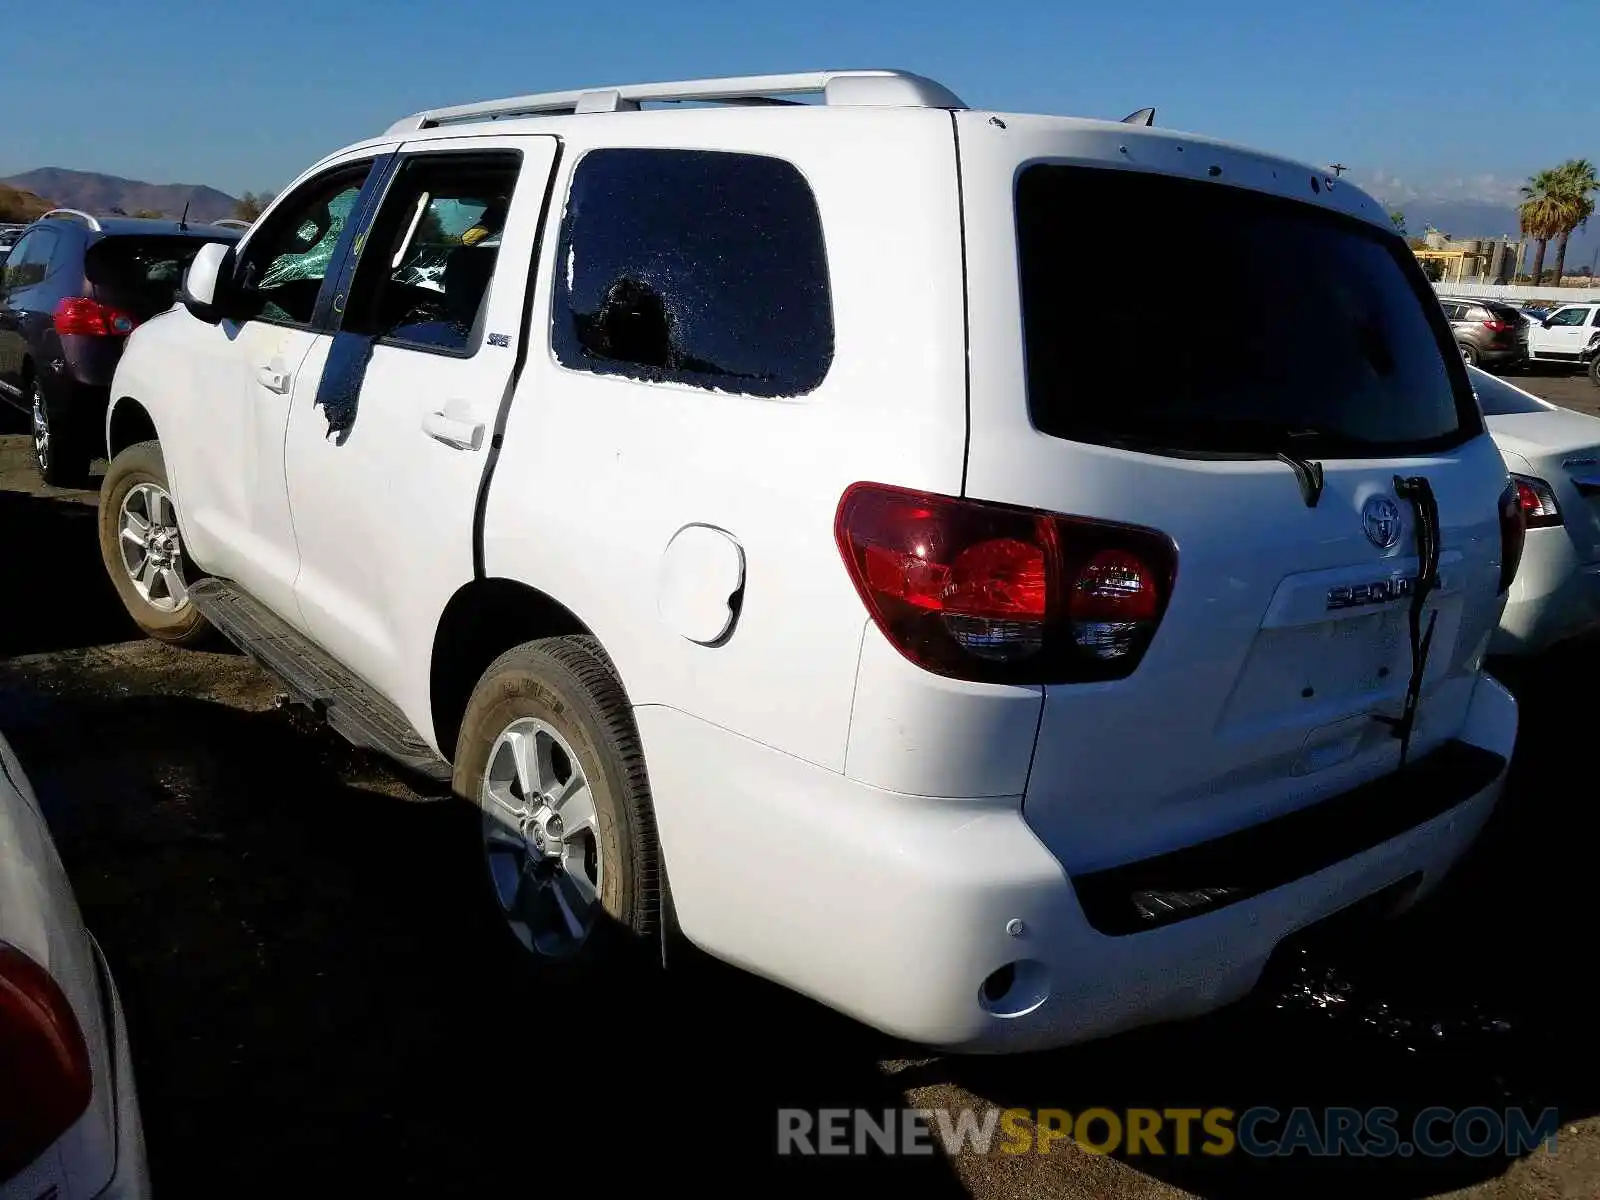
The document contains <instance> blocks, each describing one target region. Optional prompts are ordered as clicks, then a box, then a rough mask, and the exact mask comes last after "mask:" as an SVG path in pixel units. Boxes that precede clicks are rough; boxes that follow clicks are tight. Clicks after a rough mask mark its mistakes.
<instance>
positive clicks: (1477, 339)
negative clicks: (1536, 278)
mask: <svg viewBox="0 0 1600 1200" xmlns="http://www.w3.org/2000/svg"><path fill="white" fill-rule="evenodd" d="M1439 303H1440V305H1441V306H1443V308H1444V313H1445V317H1446V318H1447V319H1448V320H1449V322H1450V328H1451V329H1452V330H1453V331H1454V332H1455V338H1456V345H1457V346H1459V347H1460V348H1461V357H1462V358H1464V359H1466V360H1467V362H1468V363H1470V364H1472V365H1474V366H1484V367H1491V366H1493V367H1510V366H1515V365H1516V364H1517V363H1520V362H1521V361H1522V360H1523V359H1524V358H1526V357H1527V353H1528V325H1527V322H1525V321H1524V320H1523V319H1522V316H1521V314H1520V313H1519V312H1518V311H1517V310H1516V308H1514V307H1513V306H1512V305H1510V304H1504V303H1501V302H1500V301H1498V300H1473V299H1463V298H1458V297H1455V296H1441V297H1439Z"/></svg>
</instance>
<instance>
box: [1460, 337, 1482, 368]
mask: <svg viewBox="0 0 1600 1200" xmlns="http://www.w3.org/2000/svg"><path fill="white" fill-rule="evenodd" d="M1458 345H1460V346H1461V358H1462V361H1463V362H1465V363H1466V364H1467V366H1469V367H1475V366H1477V365H1478V352H1477V351H1476V350H1474V349H1473V348H1472V347H1471V346H1468V345H1466V344H1465V343H1464V342H1463V343H1458Z"/></svg>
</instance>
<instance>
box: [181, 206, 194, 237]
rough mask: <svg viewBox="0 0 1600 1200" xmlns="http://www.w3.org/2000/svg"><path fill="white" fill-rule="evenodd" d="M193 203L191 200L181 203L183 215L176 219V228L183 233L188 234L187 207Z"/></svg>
mask: <svg viewBox="0 0 1600 1200" xmlns="http://www.w3.org/2000/svg"><path fill="white" fill-rule="evenodd" d="M193 203H194V201H192V200H185V201H184V202H183V215H182V216H181V217H179V218H178V228H179V229H181V230H183V231H184V232H185V233H187V232H189V205H191V204H193Z"/></svg>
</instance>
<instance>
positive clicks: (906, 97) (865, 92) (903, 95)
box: [387, 70, 967, 134]
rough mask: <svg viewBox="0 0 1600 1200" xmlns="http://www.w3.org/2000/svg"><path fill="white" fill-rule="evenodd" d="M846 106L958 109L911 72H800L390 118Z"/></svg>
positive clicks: (583, 91)
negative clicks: (659, 105)
mask: <svg viewBox="0 0 1600 1200" xmlns="http://www.w3.org/2000/svg"><path fill="white" fill-rule="evenodd" d="M816 94H820V95H821V96H822V97H823V102H824V103H826V104H831V105H844V106H888V107H902V108H947V109H964V108H966V107H967V106H966V105H965V104H964V103H962V101H961V99H960V97H958V96H957V95H956V94H955V93H954V92H952V91H950V89H949V88H947V87H945V86H944V85H943V84H941V83H937V82H935V81H934V80H932V79H927V78H924V77H923V76H921V75H913V74H911V73H910V72H909V71H887V70H869V71H806V72H801V73H798V74H793V75H746V76H734V77H730V78H725V79H684V80H678V81H676V82H671V83H630V84H623V85H620V86H608V87H590V88H574V89H572V90H570V91H565V92H541V93H537V94H534V95H528V96H507V97H506V98H504V99H502V100H482V101H479V102H477V103H475V104H456V105H452V106H450V107H448V108H431V109H428V110H426V111H424V112H419V113H413V114H412V115H411V116H409V117H405V118H403V119H401V120H399V121H396V122H395V123H394V124H393V125H391V126H390V127H389V129H388V131H387V132H388V133H390V134H406V133H415V132H417V131H418V130H422V129H435V128H438V127H439V126H441V125H455V124H465V123H468V122H473V121H494V120H499V119H501V118H505V117H534V116H555V115H565V114H571V113H603V112H636V111H638V109H639V106H640V103H641V102H642V101H655V102H666V103H672V102H679V103H682V102H690V101H714V102H719V103H722V104H746V105H749V104H784V103H788V101H786V100H784V99H783V97H787V96H797V95H816Z"/></svg>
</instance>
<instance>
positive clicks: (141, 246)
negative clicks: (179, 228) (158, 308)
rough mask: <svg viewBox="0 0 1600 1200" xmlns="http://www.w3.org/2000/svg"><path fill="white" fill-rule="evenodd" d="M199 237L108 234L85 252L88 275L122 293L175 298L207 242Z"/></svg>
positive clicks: (90, 280) (85, 267)
mask: <svg viewBox="0 0 1600 1200" xmlns="http://www.w3.org/2000/svg"><path fill="white" fill-rule="evenodd" d="M206 240H207V239H205V238H195V237H107V238H102V239H100V240H99V241H97V242H96V243H95V244H94V245H93V246H91V247H90V248H89V251H88V253H87V254H86V255H85V256H84V263H83V273H84V277H85V278H86V279H87V280H88V281H89V282H90V283H92V284H94V285H95V286H96V287H103V288H105V289H106V290H107V291H111V292H116V293H118V294H121V295H129V296H143V297H149V298H171V297H173V296H176V295H177V292H178V287H179V285H180V284H181V283H182V282H183V273H184V271H186V270H187V269H188V267H189V263H190V261H191V260H192V259H193V258H194V256H195V255H196V254H198V253H199V251H200V247H201V246H204V245H205V244H206Z"/></svg>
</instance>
